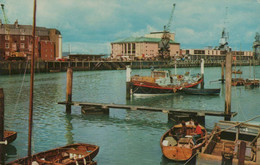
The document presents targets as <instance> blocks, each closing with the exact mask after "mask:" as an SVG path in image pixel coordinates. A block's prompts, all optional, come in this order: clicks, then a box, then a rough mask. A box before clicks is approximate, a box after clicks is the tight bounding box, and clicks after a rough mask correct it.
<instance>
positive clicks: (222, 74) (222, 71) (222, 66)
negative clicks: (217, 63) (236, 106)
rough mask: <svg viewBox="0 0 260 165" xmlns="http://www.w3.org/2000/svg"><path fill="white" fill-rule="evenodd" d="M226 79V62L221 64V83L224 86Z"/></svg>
mask: <svg viewBox="0 0 260 165" xmlns="http://www.w3.org/2000/svg"><path fill="white" fill-rule="evenodd" d="M224 82H225V77H224V61H222V62H221V83H222V84H224Z"/></svg>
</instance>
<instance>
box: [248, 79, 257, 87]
mask: <svg viewBox="0 0 260 165" xmlns="http://www.w3.org/2000/svg"><path fill="white" fill-rule="evenodd" d="M245 86H246V87H259V80H257V79H253V80H250V79H246V80H245Z"/></svg>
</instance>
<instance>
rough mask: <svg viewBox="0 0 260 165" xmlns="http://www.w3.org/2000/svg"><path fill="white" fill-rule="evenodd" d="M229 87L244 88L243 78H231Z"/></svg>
mask: <svg viewBox="0 0 260 165" xmlns="http://www.w3.org/2000/svg"><path fill="white" fill-rule="evenodd" d="M231 85H232V86H244V85H245V80H244V79H243V78H232V81H231Z"/></svg>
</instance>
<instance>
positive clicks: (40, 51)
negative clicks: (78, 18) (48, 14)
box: [0, 20, 62, 60]
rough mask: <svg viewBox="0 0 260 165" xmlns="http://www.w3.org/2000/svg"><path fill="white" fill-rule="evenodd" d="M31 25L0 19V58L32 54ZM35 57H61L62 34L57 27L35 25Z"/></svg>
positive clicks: (52, 58) (28, 56) (49, 58)
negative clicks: (6, 22) (10, 22)
mask: <svg viewBox="0 0 260 165" xmlns="http://www.w3.org/2000/svg"><path fill="white" fill-rule="evenodd" d="M32 41H33V38H32V25H19V24H18V21H17V20H16V21H15V23H14V24H2V21H1V20H0V60H3V59H5V58H6V57H26V58H29V59H30V58H31V55H32V45H33V44H32ZM35 42H36V43H35V44H36V46H35V57H36V59H42V60H56V59H58V58H62V36H61V33H60V32H59V31H58V30H57V29H48V28H45V27H36V40H35Z"/></svg>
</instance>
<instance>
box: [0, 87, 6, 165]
mask: <svg viewBox="0 0 260 165" xmlns="http://www.w3.org/2000/svg"><path fill="white" fill-rule="evenodd" d="M0 142H4V90H3V88H0ZM4 163H5V144H2V143H0V165H2V164H4Z"/></svg>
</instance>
